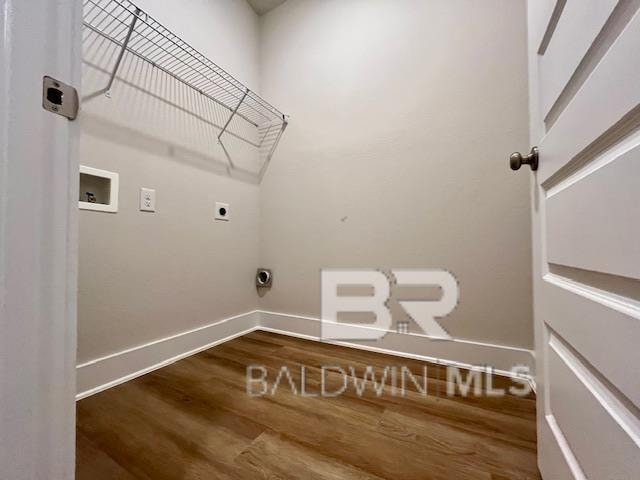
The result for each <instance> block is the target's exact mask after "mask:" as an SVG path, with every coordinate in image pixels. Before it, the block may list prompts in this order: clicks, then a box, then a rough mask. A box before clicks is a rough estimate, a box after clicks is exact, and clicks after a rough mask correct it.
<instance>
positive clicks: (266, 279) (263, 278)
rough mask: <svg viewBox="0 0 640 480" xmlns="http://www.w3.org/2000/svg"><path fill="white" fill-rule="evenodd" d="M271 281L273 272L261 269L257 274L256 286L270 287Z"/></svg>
mask: <svg viewBox="0 0 640 480" xmlns="http://www.w3.org/2000/svg"><path fill="white" fill-rule="evenodd" d="M271 281H272V275H271V270H269V269H268V268H259V269H258V271H257V272H256V285H257V286H258V287H270V286H271Z"/></svg>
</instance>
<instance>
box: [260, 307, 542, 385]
mask: <svg viewBox="0 0 640 480" xmlns="http://www.w3.org/2000/svg"><path fill="white" fill-rule="evenodd" d="M259 313H260V328H259V330H264V331H269V332H273V333H279V334H283V335H291V336H296V337H300V338H305V339H308V340H320V324H321V321H320V319H318V318H313V317H303V316H299V315H290V314H286V313H276V312H266V311H260V312H259ZM353 329H354V330H358V329H363V330H379V329H376V328H373V327H369V326H365V325H353ZM384 333H385V335H384V337H383V338H381V339H379V340H375V341H371V340H360V341H358V340H351V341H329V342H327V343H333V344H336V345H342V346H346V347H350V348H358V349H361V350H369V351H372V352H378V353H385V354H387V355H395V356H400V357H406V358H414V359H416V360H422V361H426V362H432V363H439V364H442V365H451V366H455V367H459V368H465V369H473V370H482V371H488V370H489V369H491V371H493V373H495V374H497V375H505V376H513V375H512V373H511V369H512V368H513V367H514V366H516V365H522V366H525V367H528V368H529V371H530V372H531V375H529V376H525V377H526V378H528V379H529V378H533V375H534V370H535V361H534V357H533V352H532V351H531V350H527V349H524V348H517V347H508V346H504V345H493V344H489V343H482V342H474V341H471V340H457V339H453V340H441V339H434V338H431V337H429V336H427V335H424V334H418V333H397V332H386V331H385V332H384ZM323 341H325V342H326V340H323Z"/></svg>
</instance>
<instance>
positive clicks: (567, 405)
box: [549, 334, 640, 480]
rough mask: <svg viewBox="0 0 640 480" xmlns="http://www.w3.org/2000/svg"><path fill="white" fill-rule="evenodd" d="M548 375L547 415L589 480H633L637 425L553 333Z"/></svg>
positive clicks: (639, 464) (638, 460)
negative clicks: (560, 432)
mask: <svg viewBox="0 0 640 480" xmlns="http://www.w3.org/2000/svg"><path fill="white" fill-rule="evenodd" d="M549 372H550V375H549V395H550V406H551V411H552V412H553V416H554V418H555V420H556V421H557V422H558V426H559V427H560V429H561V430H562V432H563V434H564V436H565V438H566V439H567V442H568V443H569V445H570V446H571V449H572V451H573V453H574V455H575V457H576V459H577V461H578V463H579V464H580V466H581V468H582V470H583V472H585V474H586V475H587V478H593V479H611V480H613V479H619V478H620V479H622V478H628V479H632V478H637V473H638V472H640V455H638V447H639V446H640V421H639V420H638V419H637V418H635V417H634V416H633V415H632V414H630V412H629V411H628V410H627V408H626V407H625V406H624V405H623V404H622V403H621V402H620V401H618V400H617V398H616V397H615V396H614V395H612V394H611V393H610V390H609V389H608V388H607V387H606V386H605V385H604V384H602V382H600V381H599V380H598V379H597V377H595V376H594V375H593V374H592V373H591V371H590V369H589V368H587V367H585V366H584V364H583V363H582V362H581V361H580V360H579V359H578V358H577V357H576V356H575V355H574V354H572V353H571V351H570V350H569V348H568V347H567V346H565V345H564V344H563V342H562V341H561V340H560V339H559V338H558V337H556V336H554V335H553V334H552V335H551V338H550V340H549ZM603 446H610V447H611V448H602V447H603Z"/></svg>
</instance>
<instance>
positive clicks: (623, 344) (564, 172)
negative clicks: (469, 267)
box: [528, 0, 640, 480]
mask: <svg viewBox="0 0 640 480" xmlns="http://www.w3.org/2000/svg"><path fill="white" fill-rule="evenodd" d="M528 5H529V19H528V21H529V67H530V99H531V100H530V112H531V140H532V144H533V145H538V146H539V151H540V167H539V170H538V171H537V172H534V173H533V174H532V191H533V195H532V201H533V227H532V232H533V253H534V265H533V267H534V268H533V270H534V316H535V324H536V325H535V332H536V362H537V366H536V372H537V384H538V396H537V401H538V464H539V466H540V471H541V473H542V475H543V477H544V478H545V479H546V480H556V479H564V478H572V479H579V480H582V479H594V480H637V479H638V478H640V369H639V368H638V365H640V349H639V348H638V345H640V241H639V238H640V89H639V88H638V85H640V54H638V52H640V15H639V14H638V7H639V6H640V0H620V1H618V2H614V1H611V0H602V1H600V2H595V1H578V0H567V2H566V4H565V5H562V8H559V6H558V5H559V4H556V6H555V7H554V11H553V13H552V14H551V15H550V16H549V14H548V9H549V6H548V3H547V2H542V3H540V2H537V1H533V0H532V1H529V4H528ZM542 19H544V21H546V22H547V24H542V23H540V22H542V21H543V20H542ZM536 23H537V24H536ZM541 31H545V32H547V34H545V35H546V36H547V38H545V40H544V42H543V44H545V45H546V48H543V49H540V48H539V44H538V41H539V35H540V33H539V32H541ZM548 32H551V34H550V35H549V34H548Z"/></svg>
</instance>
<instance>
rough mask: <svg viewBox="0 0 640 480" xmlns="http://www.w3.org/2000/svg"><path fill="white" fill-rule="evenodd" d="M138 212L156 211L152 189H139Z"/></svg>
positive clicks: (154, 193)
mask: <svg viewBox="0 0 640 480" xmlns="http://www.w3.org/2000/svg"><path fill="white" fill-rule="evenodd" d="M140 211H141V212H155V211H156V191H155V190H154V189H153V188H144V187H142V188H140Z"/></svg>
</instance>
